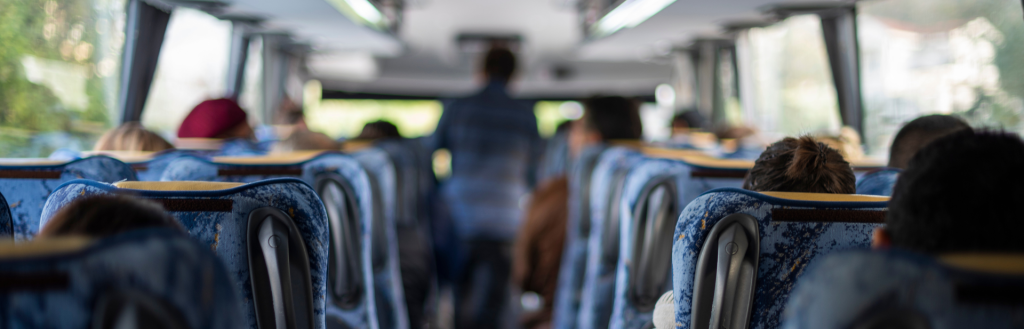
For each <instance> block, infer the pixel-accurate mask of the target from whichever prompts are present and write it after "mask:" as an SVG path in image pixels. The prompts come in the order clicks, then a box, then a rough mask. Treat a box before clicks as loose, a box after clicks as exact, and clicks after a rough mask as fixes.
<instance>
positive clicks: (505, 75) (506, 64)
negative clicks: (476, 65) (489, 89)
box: [480, 46, 516, 84]
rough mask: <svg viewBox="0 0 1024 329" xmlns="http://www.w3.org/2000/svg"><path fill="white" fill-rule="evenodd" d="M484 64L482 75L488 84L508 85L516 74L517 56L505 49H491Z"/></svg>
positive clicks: (481, 69)
mask: <svg viewBox="0 0 1024 329" xmlns="http://www.w3.org/2000/svg"><path fill="white" fill-rule="evenodd" d="M482 64H483V65H481V67H480V74H481V75H483V77H484V79H485V80H486V81H487V82H498V83H501V84H508V82H509V81H511V80H512V76H513V75H514V74H515V72H516V55H515V54H513V53H512V51H511V50H509V49H508V48H505V47H500V46H495V47H491V49H490V50H488V51H487V54H486V55H484V60H483V63H482Z"/></svg>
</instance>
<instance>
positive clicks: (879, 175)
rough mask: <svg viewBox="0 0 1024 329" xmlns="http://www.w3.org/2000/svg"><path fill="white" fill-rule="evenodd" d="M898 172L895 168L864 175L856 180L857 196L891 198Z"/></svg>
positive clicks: (898, 175)
mask: <svg viewBox="0 0 1024 329" xmlns="http://www.w3.org/2000/svg"><path fill="white" fill-rule="evenodd" d="M900 172H901V170H899V169H896V168H885V169H881V170H877V171H872V172H869V173H867V174H864V176H863V177H861V178H860V179H858V180H857V194H867V195H881V196H892V188H893V187H895V186H896V179H898V178H899V177H900Z"/></svg>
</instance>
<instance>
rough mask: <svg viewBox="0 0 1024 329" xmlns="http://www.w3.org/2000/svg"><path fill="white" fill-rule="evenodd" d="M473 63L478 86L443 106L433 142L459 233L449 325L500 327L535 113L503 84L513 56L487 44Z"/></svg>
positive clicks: (533, 154)
mask: <svg viewBox="0 0 1024 329" xmlns="http://www.w3.org/2000/svg"><path fill="white" fill-rule="evenodd" d="M482 64H483V65H482V66H481V72H480V73H481V74H482V76H483V78H484V79H485V81H486V86H484V88H483V89H482V90H481V91H480V92H478V93H476V94H475V95H472V96H469V97H466V98H463V99H459V100H456V101H454V102H452V103H450V104H448V105H447V106H445V109H444V113H443V114H442V115H441V120H440V121H439V122H438V124H437V130H436V132H435V133H434V136H433V138H434V149H440V148H446V149H448V150H449V152H451V155H452V165H451V168H452V174H451V178H449V180H448V181H447V182H446V183H445V184H444V185H443V186H442V187H441V199H442V200H443V201H444V202H445V203H447V206H448V208H449V212H450V214H451V218H452V222H453V224H454V226H455V231H456V233H457V236H458V239H459V240H460V241H459V242H460V244H459V247H460V248H461V250H459V253H460V254H461V256H462V257H459V258H461V259H462V266H460V268H461V271H460V273H456V274H455V280H456V281H455V287H454V288H455V323H456V328H501V327H503V326H504V325H505V324H506V323H507V322H509V321H507V320H505V319H502V316H503V315H505V314H507V310H508V309H509V300H510V298H511V297H510V293H509V275H510V273H511V272H512V268H511V252H512V242H513V241H514V240H515V237H516V234H517V231H518V228H519V226H520V220H521V218H522V210H521V209H520V206H519V204H520V199H521V198H523V197H524V196H526V195H527V194H528V193H529V192H530V187H531V185H532V182H530V178H531V177H533V172H534V166H535V164H536V162H537V159H538V158H539V157H540V152H541V139H540V135H539V134H538V133H537V117H536V116H534V114H533V109H532V108H531V107H530V106H529V105H528V104H527V103H525V102H521V101H517V100H514V99H512V98H511V97H509V95H508V92H507V88H508V83H509V81H510V80H511V79H512V76H513V74H514V73H515V69H516V58H515V55H514V54H512V52H511V51H509V50H508V49H505V48H498V47H495V48H492V49H491V50H490V51H488V52H487V55H486V56H485V57H484V61H483V63H482Z"/></svg>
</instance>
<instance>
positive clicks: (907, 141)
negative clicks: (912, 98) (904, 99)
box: [889, 114, 971, 169]
mask: <svg viewBox="0 0 1024 329" xmlns="http://www.w3.org/2000/svg"><path fill="white" fill-rule="evenodd" d="M963 129H971V126H970V125H968V124H967V122H964V121H963V120H960V119H959V118H957V117H954V116H949V115H941V114H935V115H927V116H923V117H920V118H917V119H914V120H913V121H910V122H909V123H907V124H906V125H905V126H903V128H900V131H899V133H896V138H893V140H892V148H890V149H889V167H891V168H899V169H906V168H907V163H908V162H910V159H911V158H913V157H914V154H916V153H917V151H918V150H920V149H921V148H923V147H925V146H927V145H928V144H929V143H931V142H932V141H934V140H936V139H939V138H941V137H942V136H945V135H948V134H951V133H954V132H957V131H960V130H963Z"/></svg>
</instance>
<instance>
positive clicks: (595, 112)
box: [569, 96, 643, 157]
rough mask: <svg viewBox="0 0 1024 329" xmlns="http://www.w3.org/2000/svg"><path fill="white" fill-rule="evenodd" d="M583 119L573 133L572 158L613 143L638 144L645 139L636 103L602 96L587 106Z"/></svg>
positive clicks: (576, 124) (586, 103)
mask: <svg viewBox="0 0 1024 329" xmlns="http://www.w3.org/2000/svg"><path fill="white" fill-rule="evenodd" d="M584 103H585V104H584V106H585V107H586V110H585V111H583V117H582V118H580V119H579V120H576V121H575V122H574V123H573V125H572V128H570V130H569V154H570V155H572V156H574V157H575V156H577V155H579V154H580V152H582V151H583V149H585V148H586V147H587V146H590V145H593V144H597V143H601V142H607V141H611V140H638V139H640V138H641V137H642V136H643V125H642V124H641V123H640V111H639V108H638V106H637V104H636V102H634V101H632V100H629V99H626V98H625V97H619V96H598V97H593V98H590V99H588V100H587V101H585V102H584Z"/></svg>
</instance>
